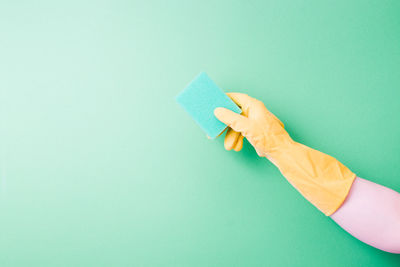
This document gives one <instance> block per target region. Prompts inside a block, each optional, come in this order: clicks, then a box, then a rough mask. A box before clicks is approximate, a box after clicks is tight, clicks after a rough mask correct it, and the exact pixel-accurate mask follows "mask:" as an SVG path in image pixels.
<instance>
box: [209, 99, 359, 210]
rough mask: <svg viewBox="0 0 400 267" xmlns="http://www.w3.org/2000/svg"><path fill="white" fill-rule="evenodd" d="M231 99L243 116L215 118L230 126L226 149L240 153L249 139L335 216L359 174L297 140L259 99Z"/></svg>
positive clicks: (220, 112) (223, 113)
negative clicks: (245, 140) (294, 139)
mask: <svg viewBox="0 0 400 267" xmlns="http://www.w3.org/2000/svg"><path fill="white" fill-rule="evenodd" d="M228 96H229V97H230V98H231V99H232V100H233V101H234V102H235V103H236V104H237V105H238V106H240V108H241V109H242V114H241V115H239V114H236V113H234V112H233V111H230V110H228V109H225V108H216V109H215V111H214V114H215V116H216V117H217V118H218V119H219V120H220V121H222V122H223V123H225V124H226V125H228V126H229V127H230V128H229V129H228V131H227V133H226V136H225V148H226V149H227V150H231V149H234V150H236V151H239V150H240V149H241V148H242V146H243V137H246V138H247V140H248V141H249V142H250V144H252V146H253V147H254V148H255V150H256V151H257V154H258V155H259V156H261V157H266V158H268V159H269V160H270V161H271V162H272V163H273V164H275V165H276V166H277V167H278V168H279V170H280V171H281V173H282V174H283V175H284V176H285V177H286V179H287V180H288V181H289V183H291V184H292V185H293V186H294V187H295V188H296V189H297V190H298V191H299V192H300V193H301V194H302V195H303V196H304V197H305V198H306V199H307V200H308V201H310V202H311V203H312V204H313V205H314V206H316V207H317V208H318V209H319V210H321V211H322V212H323V213H325V214H326V215H328V216H329V215H331V214H333V213H334V212H335V211H336V210H337V209H338V208H339V207H340V206H341V204H342V203H343V201H344V200H345V199H346V196H347V194H348V192H349V190H350V188H351V185H352V183H353V181H354V179H355V177H356V176H355V174H354V173H352V172H351V171H350V170H349V169H348V168H347V167H346V166H344V165H343V164H341V163H340V162H339V161H337V160H336V159H335V158H333V157H331V156H329V155H326V154H324V153H321V152H319V151H317V150H314V149H312V148H309V147H307V146H304V145H302V144H300V143H297V142H295V141H293V140H292V138H291V137H290V136H289V134H288V133H287V132H286V130H285V129H284V126H283V123H282V122H281V121H280V120H279V119H278V118H277V117H275V115H273V114H272V113H271V112H269V111H268V110H267V108H266V107H265V106H264V104H263V103H262V102H260V101H259V100H257V99H254V98H252V97H249V96H248V95H245V94H241V93H228Z"/></svg>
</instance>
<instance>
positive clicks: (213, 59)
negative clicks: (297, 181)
mask: <svg viewBox="0 0 400 267" xmlns="http://www.w3.org/2000/svg"><path fill="white" fill-rule="evenodd" d="M399 14H400V3H399V2H398V1H344V0H343V1H208V0H207V1H177V0H175V1H114V0H109V1H62V2H60V1H48V2H45V1H2V2H1V4H0V47H1V51H0V73H1V78H0V88H1V95H0V99H1V102H0V104H1V105H0V106H1V110H0V114H1V131H0V145H1V147H0V148H1V149H0V151H1V166H0V168H1V172H0V175H1V176H0V178H1V179H0V211H1V218H0V229H1V230H0V266H2V267H3V266H399V265H400V256H399V255H393V254H389V253H385V252H382V251H379V250H377V249H374V248H372V247H370V246H368V245H365V244H363V243H361V242H360V241H358V240H356V239H355V238H353V237H351V236H350V235H349V234H347V233H346V232H345V231H343V230H342V229H341V228H340V227H339V226H337V225H336V224H335V223H334V222H333V221H332V220H330V219H329V218H327V217H325V216H324V215H323V214H322V213H320V212H318V210H317V209H316V208H314V207H313V206H312V205H311V204H309V203H308V202H307V201H306V200H304V199H303V197H302V196H301V195H300V194H299V193H298V192H297V191H296V190H295V189H293V188H292V187H291V186H290V185H289V184H288V183H287V181H286V180H285V179H284V178H283V177H282V176H281V174H280V173H279V171H278V170H277V169H276V168H275V167H274V166H273V165H272V164H271V163H269V162H268V161H267V160H265V159H260V158H258V157H257V155H256V153H255V152H254V151H253V148H252V147H251V146H250V145H249V144H248V143H245V147H244V149H243V151H241V152H240V153H235V152H228V151H225V150H224V148H223V138H219V139H217V140H215V141H210V140H208V139H207V138H206V136H205V134H204V133H203V132H202V131H201V130H200V129H199V128H198V126H197V125H196V124H195V123H194V122H193V121H192V120H191V119H190V118H189V116H188V115H187V114H186V113H185V112H184V111H183V110H182V109H181V108H180V107H179V106H178V105H177V104H176V103H175V101H174V97H175V95H176V94H177V93H178V92H179V91H180V90H182V89H183V88H184V87H185V85H186V84H187V83H188V82H189V81H190V80H191V79H192V78H193V77H194V76H195V75H197V74H198V73H199V72H200V71H206V72H207V73H208V74H209V75H210V76H211V77H212V78H213V79H214V80H215V81H216V83H217V84H218V85H220V86H221V87H222V88H224V90H226V91H240V92H245V93H247V94H249V95H251V96H254V97H256V98H258V99H260V100H262V101H263V102H264V103H265V104H266V106H267V107H268V108H269V109H270V110H271V111H272V112H274V113H275V114H276V115H277V116H278V117H279V118H280V119H281V120H282V121H283V122H284V123H285V124H286V127H287V129H288V131H289V132H290V134H291V135H292V137H293V138H294V139H295V140H297V141H299V142H302V143H304V144H306V145H309V146H311V147H313V148H316V149H318V150H321V151H324V152H326V153H328V154H330V155H333V156H335V157H337V158H338V159H339V160H341V161H342V162H343V163H344V164H346V165H347V166H349V167H350V168H351V169H352V170H353V171H354V172H355V173H357V174H358V175H359V176H361V177H363V178H366V179H369V180H371V181H374V182H377V183H379V184H382V185H385V186H388V187H390V188H393V189H395V190H397V191H400V183H399V174H400V164H399V162H400V141H399V140H400V139H399V136H400V123H399V119H398V116H399V112H400V105H399V99H400V16H399Z"/></svg>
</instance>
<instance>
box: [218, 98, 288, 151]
mask: <svg viewBox="0 0 400 267" xmlns="http://www.w3.org/2000/svg"><path fill="white" fill-rule="evenodd" d="M227 95H228V96H229V97H230V98H231V99H232V100H233V101H234V102H235V103H236V104H237V105H238V106H239V107H240V108H241V109H242V114H241V115H239V114H237V113H235V112H233V111H231V110H228V109H226V108H216V109H215V110H214V114H215V116H216V117H217V118H218V119H219V120H220V121H222V122H223V123H225V124H226V125H228V126H229V129H228V131H227V133H226V135H225V142H224V146H225V149H227V150H231V149H233V150H235V151H240V150H241V149H242V147H243V138H244V137H246V138H247V140H248V141H249V142H250V144H252V146H253V147H254V148H255V150H256V151H257V154H258V155H259V156H260V157H264V156H268V153H269V152H272V151H274V150H276V149H278V147H279V146H281V145H283V144H285V143H288V142H291V141H292V139H291V138H290V136H289V134H288V133H287V132H286V131H285V129H284V125H283V123H282V122H281V121H280V120H279V119H278V118H277V117H275V115H274V114H272V113H271V112H269V111H268V109H267V108H266V107H265V106H264V104H263V103H262V102H261V101H259V100H257V99H255V98H252V97H250V96H248V95H246V94H241V93H228V94H227Z"/></svg>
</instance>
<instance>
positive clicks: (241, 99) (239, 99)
mask: <svg viewBox="0 0 400 267" xmlns="http://www.w3.org/2000/svg"><path fill="white" fill-rule="evenodd" d="M227 95H228V96H229V97H230V98H231V99H232V101H233V102H235V103H236V104H237V105H238V106H239V107H240V108H242V111H243V113H244V115H247V110H248V108H249V107H250V105H251V102H252V101H253V100H254V98H252V97H250V96H248V95H246V94H242V93H227Z"/></svg>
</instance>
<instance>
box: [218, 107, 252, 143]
mask: <svg viewBox="0 0 400 267" xmlns="http://www.w3.org/2000/svg"><path fill="white" fill-rule="evenodd" d="M214 115H215V116H216V117H217V119H218V120H220V121H221V122H223V123H225V124H226V125H228V126H229V127H231V128H232V129H233V130H235V131H236V132H240V133H242V135H244V136H246V135H247V134H248V130H249V127H250V120H249V119H248V118H246V117H245V116H242V115H240V114H237V113H235V112H233V111H231V110H229V109H226V108H216V109H215V110H214Z"/></svg>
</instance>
